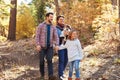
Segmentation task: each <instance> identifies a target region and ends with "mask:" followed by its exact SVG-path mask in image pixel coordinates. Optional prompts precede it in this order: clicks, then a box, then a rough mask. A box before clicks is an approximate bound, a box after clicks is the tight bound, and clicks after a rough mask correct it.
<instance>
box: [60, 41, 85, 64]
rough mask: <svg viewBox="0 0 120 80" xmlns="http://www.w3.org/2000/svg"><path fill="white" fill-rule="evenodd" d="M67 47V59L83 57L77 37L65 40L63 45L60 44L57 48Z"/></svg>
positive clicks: (72, 59)
mask: <svg viewBox="0 0 120 80" xmlns="http://www.w3.org/2000/svg"><path fill="white" fill-rule="evenodd" d="M64 48H67V50H68V61H69V62H71V61H74V60H81V59H82V58H83V52H82V47H81V43H80V41H79V40H78V39H75V40H67V41H66V44H65V45H61V46H60V47H59V49H64Z"/></svg>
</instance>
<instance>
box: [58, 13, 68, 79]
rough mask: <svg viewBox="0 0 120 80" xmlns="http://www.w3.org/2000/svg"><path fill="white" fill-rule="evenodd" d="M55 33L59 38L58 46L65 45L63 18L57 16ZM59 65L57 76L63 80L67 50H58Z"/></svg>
mask: <svg viewBox="0 0 120 80" xmlns="http://www.w3.org/2000/svg"><path fill="white" fill-rule="evenodd" d="M56 27H57V32H58V37H59V45H61V44H64V43H65V39H66V37H67V35H66V34H65V31H64V29H65V24H64V16H61V15H60V16H57V26H56ZM58 57H59V64H58V76H59V78H60V79H61V80H63V78H64V76H63V73H64V70H65V67H66V65H67V62H68V57H67V49H63V50H58Z"/></svg>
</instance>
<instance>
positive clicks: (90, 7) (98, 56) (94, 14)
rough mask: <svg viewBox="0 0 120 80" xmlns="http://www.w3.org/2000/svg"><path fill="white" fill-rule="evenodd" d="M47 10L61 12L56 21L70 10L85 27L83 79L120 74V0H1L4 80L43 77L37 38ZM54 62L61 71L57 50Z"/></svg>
mask: <svg viewBox="0 0 120 80" xmlns="http://www.w3.org/2000/svg"><path fill="white" fill-rule="evenodd" d="M47 12H54V13H55V18H54V25H56V16H58V15H64V16H65V23H66V24H69V25H71V26H72V27H73V28H75V29H77V30H78V31H79V39H80V41H81V43H82V46H83V51H84V54H85V59H84V60H83V62H82V63H81V79H82V80H119V79H120V73H119V72H120V67H119V66H120V21H119V20H120V1H119V0H31V1H28V0H21V2H20V3H18V0H0V80H38V79H39V77H40V75H39V68H38V66H39V65H38V64H39V59H38V54H37V52H36V50H35V41H34V37H35V30H36V27H37V26H38V24H39V23H41V22H42V21H44V18H45V16H44V15H45V13H47ZM53 61H54V68H55V75H57V65H56V64H58V57H57V55H55V56H54V59H53ZM65 74H66V75H67V74H68V69H66V71H65ZM46 80H47V76H46Z"/></svg>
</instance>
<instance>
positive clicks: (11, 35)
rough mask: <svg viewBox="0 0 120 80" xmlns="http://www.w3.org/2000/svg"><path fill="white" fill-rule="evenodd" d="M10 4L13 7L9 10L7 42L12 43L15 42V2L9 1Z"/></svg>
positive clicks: (15, 0)
mask: <svg viewBox="0 0 120 80" xmlns="http://www.w3.org/2000/svg"><path fill="white" fill-rule="evenodd" d="M11 4H12V5H13V6H14V7H11V10H10V21H9V32H8V40H10V41H13V40H16V14H17V0H11Z"/></svg>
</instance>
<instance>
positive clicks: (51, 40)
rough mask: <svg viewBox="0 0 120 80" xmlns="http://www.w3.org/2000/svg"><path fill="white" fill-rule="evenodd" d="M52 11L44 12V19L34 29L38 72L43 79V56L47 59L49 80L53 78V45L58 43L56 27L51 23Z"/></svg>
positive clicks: (42, 79)
mask: <svg viewBox="0 0 120 80" xmlns="http://www.w3.org/2000/svg"><path fill="white" fill-rule="evenodd" d="M52 21H53V13H51V12H50V13H47V14H46V20H45V21H44V22H42V23H40V24H39V26H38V27H37V30H36V49H37V51H39V53H40V74H41V78H40V79H41V80H44V76H45V72H44V62H45V60H44V58H46V60H47V66H48V76H49V80H53V78H54V77H53V63H52V58H53V45H55V46H56V49H57V47H58V44H59V38H58V34H57V29H56V27H54V26H53V25H52Z"/></svg>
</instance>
